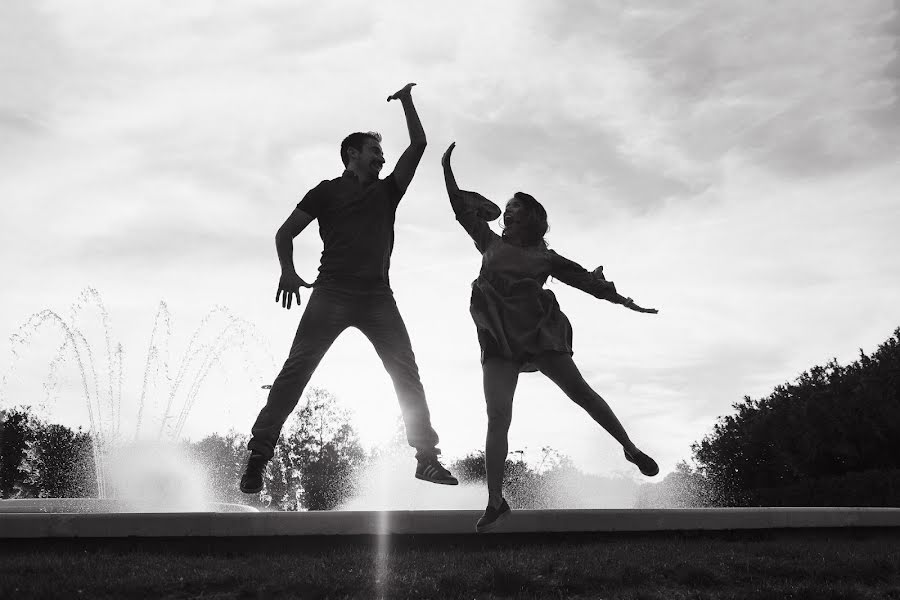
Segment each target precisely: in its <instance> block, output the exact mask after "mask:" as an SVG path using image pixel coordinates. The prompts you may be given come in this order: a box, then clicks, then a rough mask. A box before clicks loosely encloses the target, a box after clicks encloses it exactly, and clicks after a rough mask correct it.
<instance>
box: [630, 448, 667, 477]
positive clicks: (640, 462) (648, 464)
mask: <svg viewBox="0 0 900 600" xmlns="http://www.w3.org/2000/svg"><path fill="white" fill-rule="evenodd" d="M624 452H625V460H627V461H628V462H630V463H634V464H636V465H637V467H638V469H640V470H641V473H643V474H644V475H646V476H647V477H653V476H654V475H656V474H657V473H659V465H657V464H656V461H655V460H653V459H652V458H650V457H649V456H647V455H646V454H644V453H643V452H641V451H640V450H638V451H637V453H635V454H628V450H625V451H624Z"/></svg>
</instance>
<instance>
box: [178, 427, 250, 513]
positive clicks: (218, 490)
mask: <svg viewBox="0 0 900 600" xmlns="http://www.w3.org/2000/svg"><path fill="white" fill-rule="evenodd" d="M190 448H191V453H192V454H193V455H194V456H195V457H196V459H197V460H198V461H199V462H200V464H201V465H203V468H204V469H205V470H206V476H207V481H208V483H209V488H210V493H211V494H212V496H213V497H214V498H215V500H216V501H217V502H231V503H235V504H251V505H256V506H262V502H261V501H260V500H259V499H258V498H257V497H256V496H249V495H247V494H244V493H243V492H241V491H240V489H239V488H238V485H237V482H238V481H240V478H241V474H242V473H243V470H244V464H245V462H246V460H247V449H246V448H247V436H245V435H241V434H239V433H237V432H235V431H229V432H228V433H226V434H225V435H220V434H218V433H214V434H211V435H208V436H206V437H205V438H203V439H202V440H200V441H199V442H194V443H192V444H190Z"/></svg>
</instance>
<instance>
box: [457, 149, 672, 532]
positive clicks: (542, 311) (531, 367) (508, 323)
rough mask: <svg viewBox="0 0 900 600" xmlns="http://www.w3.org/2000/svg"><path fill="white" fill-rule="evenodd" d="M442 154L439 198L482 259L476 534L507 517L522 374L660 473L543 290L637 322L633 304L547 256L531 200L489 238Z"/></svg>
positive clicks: (543, 222) (599, 279)
mask: <svg viewBox="0 0 900 600" xmlns="http://www.w3.org/2000/svg"><path fill="white" fill-rule="evenodd" d="M455 146H456V143H455V142H454V143H453V144H450V147H449V148H447V151H446V152H445V153H444V156H443V158H442V159H441V163H442V164H443V167H444V180H445V182H446V184H447V193H448V195H449V196H450V204H451V205H452V207H453V212H454V213H455V214H456V219H457V221H459V223H460V225H462V226H463V228H464V229H465V230H466V232H467V233H468V234H469V235H470V236H471V237H472V239H473V240H474V241H475V246H476V247H477V248H478V251H479V252H481V254H482V255H483V258H482V262H481V272H480V273H479V274H478V279H476V280H475V281H474V282H473V283H472V299H471V305H470V307H469V311H470V312H471V314H472V319H474V321H475V327H476V329H477V331H478V342H479V344H480V345H481V364H482V371H483V378H484V398H485V402H486V403H487V415H488V428H487V439H486V441H485V468H486V470H487V484H488V505H487V508H486V509H485V511H484V514H483V515H482V516H481V518H480V519H478V523H477V525H476V527H475V529H476V531H478V532H479V533H481V532H485V531H490V530H491V529H493V528H494V527H495V526H496V525H497V523H498V521H499V520H501V519H503V518H505V517H506V516H508V515H509V513H510V508H509V505H508V504H507V503H506V500H505V499H504V498H503V495H502V487H503V470H504V466H505V463H506V456H507V454H508V451H509V447H508V441H507V433H508V432H509V426H510V422H511V420H512V403H513V395H514V393H515V390H516V383H517V382H518V379H519V373H521V372H534V371H540V372H541V373H543V374H544V375H546V376H547V377H548V378H549V379H550V380H551V381H553V382H554V383H555V384H556V385H558V386H559V387H560V389H562V391H563V392H565V394H566V395H567V396H568V397H569V398H570V399H571V400H572V401H573V402H575V403H576V404H578V405H579V406H581V407H582V408H583V409H585V410H586V411H587V413H588V414H589V415H590V416H591V418H593V419H594V421H596V422H597V423H599V424H600V425H601V426H602V427H603V428H604V429H605V430H606V431H608V432H609V434H610V435H612V436H613V437H614V438H615V439H616V441H618V442H619V443H620V444H622V449H623V450H624V452H625V458H626V459H627V460H628V461H629V462H632V463H634V464H635V465H637V466H638V468H639V469H640V470H641V473H643V474H644V475H647V476H653V475H656V474H657V473H659V467H658V466H657V465H656V462H655V461H654V460H653V459H652V458H650V457H649V456H647V455H646V454H644V453H643V452H641V451H640V450H639V449H638V448H637V446H635V445H634V443H633V442H632V441H631V439H630V438H629V437H628V434H627V433H625V428H624V427H622V424H621V423H619V420H618V419H617V418H616V415H615V413H613V411H612V409H611V408H610V407H609V405H608V404H607V403H606V401H605V400H604V399H603V398H601V397H600V395H599V394H597V392H595V391H594V390H593V389H591V387H590V386H589V385H588V384H587V382H586V381H585V380H584V378H583V377H582V376H581V373H580V372H579V371H578V368H577V367H576V366H575V363H574V362H573V361H572V326H571V325H570V324H569V320H568V319H567V318H566V316H565V315H564V314H563V313H562V311H561V310H560V308H559V304H558V303H557V301H556V297H555V296H554V295H553V292H551V291H550V290H547V289H545V288H544V287H543V286H544V283H545V282H546V281H547V277H548V276H551V275H552V276H553V277H555V278H556V279H559V280H560V281H562V282H563V283H565V284H568V285H570V286H572V287H575V288H578V289H580V290H582V291H584V292H587V293H588V294H591V295H592V296H595V297H597V298H600V299H602V300H607V301H609V302H613V303H615V304H622V305H623V306H625V307H626V308H629V309H631V310H634V311H637V312H643V313H653V314H655V313H656V312H657V310H656V309H653V308H641V307H640V306H638V305H637V304H635V303H634V301H633V300H632V299H631V298H625V297H624V296H621V295H620V294H619V293H618V292H617V291H616V286H615V285H614V284H613V283H612V282H611V281H606V279H605V278H604V277H603V267H599V268H598V269H597V270H595V271H594V272H589V271H587V270H586V269H584V268H583V267H581V266H580V265H578V264H576V263H574V262H572V261H571V260H568V259H566V258H564V257H562V256H560V255H559V254H557V253H556V252H554V251H553V250H550V249H548V248H547V244H546V242H545V241H544V234H546V233H547V212H546V210H544V207H543V206H541V204H540V203H539V202H538V201H537V200H535V199H534V198H533V197H531V196H529V195H528V194H524V193H522V192H516V193H515V194H514V195H513V197H512V198H511V199H510V200H509V201H508V202H507V203H506V210H505V211H503V235H502V236H500V235H497V234H496V233H494V232H493V231H491V229H490V227H488V225H487V222H486V221H487V220H492V219H495V218H497V217H499V216H500V209H499V208H498V207H497V206H496V205H495V204H493V203H492V202H491V201H490V200H488V199H487V198H485V197H483V196H481V195H480V194H477V193H475V192H466V191H463V190H460V189H459V186H457V185H456V179H455V178H454V176H453V171H452V169H451V167H450V155H451V154H452V152H453V148H454V147H455Z"/></svg>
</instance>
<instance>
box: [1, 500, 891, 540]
mask: <svg viewBox="0 0 900 600" xmlns="http://www.w3.org/2000/svg"><path fill="white" fill-rule="evenodd" d="M480 514H481V512H480V511H471V510H423V511H333V512H258V513H242V512H231V513H229V512H194V513H87V514H80V513H10V512H7V513H0V539H22V538H158V537H214V538H215V537H223V538H224V537H228V538H231V537H263V536H266V537H271V536H322V535H336V536H340V535H398V534H399V535H408V534H422V535H434V534H438V535H440V534H469V533H473V531H474V527H475V525H474V524H475V521H476V520H477V519H478V517H479V516H480ZM845 527H846V528H860V527H878V528H894V527H897V528H900V508H868V507H845V508H818V507H816V508H813V507H810V508H805V507H797V508H695V509H602V510H516V511H513V514H512V515H511V518H509V519H507V520H506V521H505V522H504V523H503V524H502V526H501V527H499V528H498V532H502V533H578V532H582V533H591V532H598V533H599V532H607V533H613V532H654V531H729V530H753V529H796V528H845Z"/></svg>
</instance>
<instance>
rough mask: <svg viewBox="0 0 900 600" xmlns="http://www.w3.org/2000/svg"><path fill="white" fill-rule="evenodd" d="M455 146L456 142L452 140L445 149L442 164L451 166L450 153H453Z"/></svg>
mask: <svg viewBox="0 0 900 600" xmlns="http://www.w3.org/2000/svg"><path fill="white" fill-rule="evenodd" d="M454 148H456V142H451V143H450V146H449V147H448V148H447V149H446V150H445V151H444V155H443V156H442V157H441V164H442V165H444V166H445V167H449V166H450V155H451V154H453V149H454Z"/></svg>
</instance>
